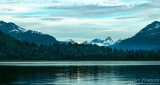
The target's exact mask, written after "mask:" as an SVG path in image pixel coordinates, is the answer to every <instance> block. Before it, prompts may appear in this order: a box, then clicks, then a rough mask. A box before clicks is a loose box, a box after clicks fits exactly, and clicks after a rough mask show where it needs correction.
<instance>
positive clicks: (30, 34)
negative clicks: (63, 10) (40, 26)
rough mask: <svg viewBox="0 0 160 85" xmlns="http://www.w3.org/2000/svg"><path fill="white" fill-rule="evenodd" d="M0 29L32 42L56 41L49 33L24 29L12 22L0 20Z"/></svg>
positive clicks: (19, 38)
mask: <svg viewBox="0 0 160 85" xmlns="http://www.w3.org/2000/svg"><path fill="white" fill-rule="evenodd" d="M0 30H1V31H2V32H4V33H9V34H10V35H11V36H13V37H14V38H16V39H18V40H21V41H27V42H34V43H37V44H51V43H55V42H57V40H56V39H55V38H54V37H52V36H50V35H47V34H43V33H41V32H37V31H32V30H25V29H24V28H21V27H19V26H17V25H16V24H14V23H12V22H4V21H0Z"/></svg>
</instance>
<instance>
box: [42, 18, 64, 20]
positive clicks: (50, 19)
mask: <svg viewBox="0 0 160 85" xmlns="http://www.w3.org/2000/svg"><path fill="white" fill-rule="evenodd" d="M41 20H49V21H60V20H64V18H41Z"/></svg>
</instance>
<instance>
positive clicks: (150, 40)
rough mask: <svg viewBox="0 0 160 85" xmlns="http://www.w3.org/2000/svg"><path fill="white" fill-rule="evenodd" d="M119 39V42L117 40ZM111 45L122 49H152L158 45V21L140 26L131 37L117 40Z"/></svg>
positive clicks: (159, 37)
mask: <svg viewBox="0 0 160 85" xmlns="http://www.w3.org/2000/svg"><path fill="white" fill-rule="evenodd" d="M119 41H120V42H119ZM119 41H117V42H119V43H115V44H114V45H113V46H112V47H117V48H123V49H153V48H156V47H158V46H160V21H154V22H152V23H150V24H148V25H147V26H145V27H144V28H142V29H141V30H140V31H139V32H138V33H137V34H135V35H134V36H133V37H130V38H127V39H124V40H119Z"/></svg>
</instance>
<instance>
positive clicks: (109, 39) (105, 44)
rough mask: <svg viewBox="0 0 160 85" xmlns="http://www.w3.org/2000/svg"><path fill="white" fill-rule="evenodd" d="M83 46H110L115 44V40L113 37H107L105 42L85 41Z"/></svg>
mask: <svg viewBox="0 0 160 85" xmlns="http://www.w3.org/2000/svg"><path fill="white" fill-rule="evenodd" d="M82 44H92V45H98V46H109V45H112V44H114V42H113V40H112V38H111V37H107V38H106V39H105V40H102V39H98V38H96V39H93V40H92V41H90V42H88V41H84V42H83V43H82Z"/></svg>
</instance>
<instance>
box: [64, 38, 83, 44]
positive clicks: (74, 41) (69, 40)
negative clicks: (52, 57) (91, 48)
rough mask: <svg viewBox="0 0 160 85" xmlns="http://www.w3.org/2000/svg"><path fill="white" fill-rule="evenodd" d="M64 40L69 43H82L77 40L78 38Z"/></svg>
mask: <svg viewBox="0 0 160 85" xmlns="http://www.w3.org/2000/svg"><path fill="white" fill-rule="evenodd" d="M64 42H67V43H71V44H76V43H77V44H81V42H79V41H77V40H72V39H68V40H66V41H64Z"/></svg>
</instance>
